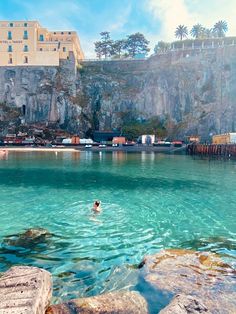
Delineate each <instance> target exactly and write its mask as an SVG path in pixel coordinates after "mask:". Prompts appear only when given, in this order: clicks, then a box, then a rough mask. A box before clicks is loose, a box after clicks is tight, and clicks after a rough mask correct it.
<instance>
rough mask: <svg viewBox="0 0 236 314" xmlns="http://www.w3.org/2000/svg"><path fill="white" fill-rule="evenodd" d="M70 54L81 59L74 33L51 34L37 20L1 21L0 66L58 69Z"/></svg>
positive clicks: (56, 32)
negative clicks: (53, 67)
mask: <svg viewBox="0 0 236 314" xmlns="http://www.w3.org/2000/svg"><path fill="white" fill-rule="evenodd" d="M71 53H73V54H74V58H75V62H76V63H78V60H81V59H84V54H83V51H82V49H81V46H80V41H79V37H78V36H77V33H76V32H74V31H55V32H50V31H48V30H47V29H46V28H43V27H42V26H41V25H40V24H39V22H37V21H0V66H24V65H42V66H58V65H59V60H60V59H68V58H69V55H70V54H71Z"/></svg>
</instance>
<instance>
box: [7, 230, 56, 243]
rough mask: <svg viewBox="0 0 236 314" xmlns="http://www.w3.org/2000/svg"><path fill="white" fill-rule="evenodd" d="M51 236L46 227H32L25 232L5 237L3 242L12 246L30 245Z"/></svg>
mask: <svg viewBox="0 0 236 314" xmlns="http://www.w3.org/2000/svg"><path fill="white" fill-rule="evenodd" d="M51 236H52V235H51V233H50V232H49V231H48V230H46V229H43V228H30V229H28V230H26V231H25V232H23V233H20V234H17V235H11V236H8V237H5V239H4V241H3V242H4V244H7V245H11V246H22V247H28V246H32V245H36V244H38V243H41V242H45V241H46V240H47V239H48V238H50V237H51Z"/></svg>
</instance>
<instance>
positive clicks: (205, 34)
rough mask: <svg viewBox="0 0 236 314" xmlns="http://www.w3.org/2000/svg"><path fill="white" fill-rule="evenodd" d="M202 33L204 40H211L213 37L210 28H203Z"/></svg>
mask: <svg viewBox="0 0 236 314" xmlns="http://www.w3.org/2000/svg"><path fill="white" fill-rule="evenodd" d="M202 33H203V37H204V38H213V37H214V32H213V29H212V28H204V29H203V31H202Z"/></svg>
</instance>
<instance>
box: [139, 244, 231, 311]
mask: <svg viewBox="0 0 236 314" xmlns="http://www.w3.org/2000/svg"><path fill="white" fill-rule="evenodd" d="M142 263H143V265H144V266H143V268H142V269H143V272H144V278H145V280H146V282H148V283H149V284H151V285H152V286H154V287H155V288H156V289H158V290H161V291H169V292H171V293H173V294H179V293H180V294H186V295H192V296H193V295H194V296H196V297H197V298H198V299H199V300H201V302H203V304H205V306H206V307H207V308H208V309H209V311H210V312H211V313H222V310H224V313H233V312H234V311H235V312H236V291H235V276H236V271H235V270H234V269H233V268H232V267H230V266H229V265H228V264H226V263H224V262H223V260H222V259H221V258H220V257H219V256H218V255H217V254H214V253H206V252H196V251H191V250H164V251H161V252H159V253H158V254H156V255H150V256H147V257H145V259H144V261H143V262H142Z"/></svg>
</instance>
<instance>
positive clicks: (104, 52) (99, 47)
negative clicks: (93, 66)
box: [94, 32, 113, 59]
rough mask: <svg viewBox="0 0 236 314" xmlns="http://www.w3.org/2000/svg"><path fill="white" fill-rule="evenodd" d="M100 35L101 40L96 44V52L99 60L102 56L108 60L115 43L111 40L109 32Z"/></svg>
mask: <svg viewBox="0 0 236 314" xmlns="http://www.w3.org/2000/svg"><path fill="white" fill-rule="evenodd" d="M100 35H101V40H100V41H96V42H95V43H94V45H95V52H96V54H97V57H98V58H99V59H101V57H102V56H104V58H105V59H106V58H107V57H110V55H111V53H112V45H113V41H112V40H111V38H110V33H109V32H101V33H100Z"/></svg>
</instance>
